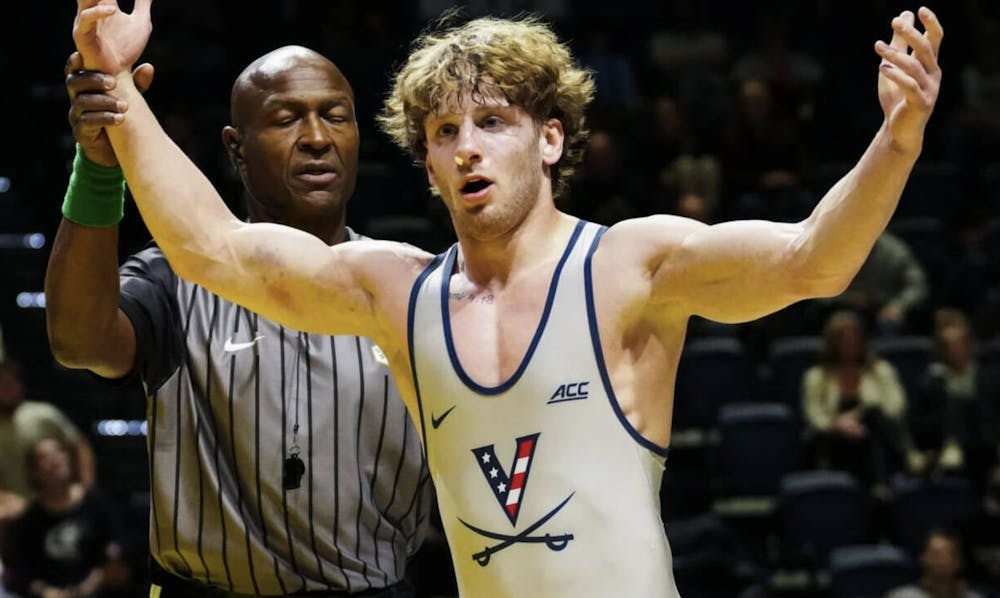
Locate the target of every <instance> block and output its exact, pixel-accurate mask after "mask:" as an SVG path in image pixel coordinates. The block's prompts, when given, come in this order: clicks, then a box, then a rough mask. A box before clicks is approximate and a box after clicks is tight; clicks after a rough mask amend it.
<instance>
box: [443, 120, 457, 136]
mask: <svg viewBox="0 0 1000 598" xmlns="http://www.w3.org/2000/svg"><path fill="white" fill-rule="evenodd" d="M457 134H458V127H456V126H455V125H453V124H450V123H449V124H443V125H441V126H440V127H438V137H454V136H455V135H457Z"/></svg>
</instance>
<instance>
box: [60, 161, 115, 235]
mask: <svg viewBox="0 0 1000 598" xmlns="http://www.w3.org/2000/svg"><path fill="white" fill-rule="evenodd" d="M124 212H125V177H124V176H123V175H122V169H121V168H120V167H118V166H101V165H100V164H97V163H96V162H91V161H90V160H88V159H87V157H86V156H85V155H83V150H82V149H81V148H80V144H79V143H78V144H76V158H74V159H73V173H72V174H71V175H70V176H69V187H68V188H67V189H66V198H65V199H64V200H63V205H62V213H63V216H64V217H65V218H66V220H70V221H73V222H75V223H77V224H82V225H83V226H95V227H108V226H114V225H116V224H118V223H119V222H121V219H122V215H123V214H124Z"/></svg>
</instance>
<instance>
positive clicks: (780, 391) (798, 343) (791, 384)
mask: <svg viewBox="0 0 1000 598" xmlns="http://www.w3.org/2000/svg"><path fill="white" fill-rule="evenodd" d="M822 347H823V339H822V338H820V337H818V336H793V337H787V338H779V339H775V340H774V342H772V343H771V346H770V348H769V349H768V357H767V363H768V366H769V368H770V385H769V388H770V393H771V397H772V398H773V399H774V400H776V401H779V402H781V403H784V404H786V405H789V406H791V407H792V408H793V409H794V410H795V412H796V413H798V412H799V411H800V409H801V408H800V403H801V400H802V376H803V375H805V373H806V370H808V369H809V368H810V367H812V366H813V365H815V364H816V363H817V362H818V361H819V354H820V350H821V349H822Z"/></svg>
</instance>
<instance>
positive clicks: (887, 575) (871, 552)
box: [830, 545, 917, 598]
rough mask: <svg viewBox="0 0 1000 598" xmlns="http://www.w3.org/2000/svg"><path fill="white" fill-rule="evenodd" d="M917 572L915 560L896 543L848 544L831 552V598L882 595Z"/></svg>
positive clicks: (875, 597)
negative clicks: (878, 544)
mask: <svg viewBox="0 0 1000 598" xmlns="http://www.w3.org/2000/svg"><path fill="white" fill-rule="evenodd" d="M916 575H917V570H916V567H914V564H913V561H912V560H910V557H908V556H907V555H906V553H905V552H903V551H902V550H901V549H899V548H897V547H895V546H881V545H880V546H874V545H872V546H845V547H843V548H838V549H836V550H834V551H833V552H832V553H831V554H830V595H831V596H832V598H883V596H885V594H886V592H889V591H890V590H892V589H893V588H898V587H900V586H903V585H906V584H908V583H910V582H912V581H913V580H914V579H915V578H916Z"/></svg>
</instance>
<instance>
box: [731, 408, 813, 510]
mask: <svg viewBox="0 0 1000 598" xmlns="http://www.w3.org/2000/svg"><path fill="white" fill-rule="evenodd" d="M800 436H801V434H800V431H799V424H798V422H797V421H796V419H795V415H794V414H793V413H792V410H791V409H790V408H789V407H788V406H786V405H781V404H779V403H747V404H741V405H726V406H724V407H722V408H721V409H720V411H719V440H720V444H719V452H720V454H721V457H722V465H723V471H724V472H725V475H726V481H727V487H728V488H729V490H730V491H731V492H733V493H735V494H743V495H754V496H773V495H774V494H776V493H777V490H778V483H779V482H780V481H781V478H782V476H784V475H785V474H786V473H788V472H789V471H792V470H793V469H795V467H796V466H798V464H799V447H800V446H801V439H800Z"/></svg>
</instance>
